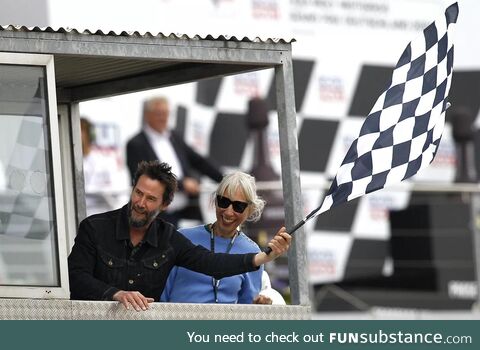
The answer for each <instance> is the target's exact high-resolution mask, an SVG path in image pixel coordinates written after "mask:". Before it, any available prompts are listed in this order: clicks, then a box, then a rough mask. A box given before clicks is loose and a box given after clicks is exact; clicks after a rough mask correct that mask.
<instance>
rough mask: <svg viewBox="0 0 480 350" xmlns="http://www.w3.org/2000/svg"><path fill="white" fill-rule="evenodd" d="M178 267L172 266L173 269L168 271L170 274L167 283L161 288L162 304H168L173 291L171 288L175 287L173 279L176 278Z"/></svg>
mask: <svg viewBox="0 0 480 350" xmlns="http://www.w3.org/2000/svg"><path fill="white" fill-rule="evenodd" d="M177 271H178V266H174V267H173V269H172V270H171V271H170V274H169V275H168V278H167V283H165V287H164V288H163V292H162V295H161V296H160V301H161V302H164V303H168V302H170V300H171V294H172V290H173V286H174V285H175V279H176V277H177Z"/></svg>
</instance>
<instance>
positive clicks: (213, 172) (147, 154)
mask: <svg viewBox="0 0 480 350" xmlns="http://www.w3.org/2000/svg"><path fill="white" fill-rule="evenodd" d="M170 142H171V143H172V146H173V149H174V150H175V153H176V154H177V157H178V160H179V162H180V166H181V167H182V171H183V176H184V177H195V176H196V173H200V174H202V175H205V176H208V177H209V178H211V179H212V180H214V181H217V182H220V181H222V178H223V174H222V173H221V172H220V171H219V170H218V167H217V166H216V165H215V164H214V163H213V162H212V161H210V160H209V159H208V158H205V157H203V156H201V155H200V154H198V153H197V152H195V150H193V148H191V147H190V146H189V145H187V144H186V143H185V141H183V139H182V138H181V137H180V136H178V135H177V134H176V133H175V132H174V131H171V133H170ZM157 159H158V157H157V155H156V154H155V151H154V150H153V148H152V146H151V145H150V142H149V141H148V138H147V135H146V134H145V132H143V131H141V132H140V133H138V134H137V135H135V136H134V137H133V138H132V139H130V141H128V143H127V166H128V171H129V172H130V176H131V178H132V179H133V177H134V175H135V172H136V171H137V166H138V163H140V162H141V161H142V160H145V161H151V160H157ZM179 180H181V179H179ZM180 182H181V181H179V188H180V190H181V189H182V188H181V183H180Z"/></svg>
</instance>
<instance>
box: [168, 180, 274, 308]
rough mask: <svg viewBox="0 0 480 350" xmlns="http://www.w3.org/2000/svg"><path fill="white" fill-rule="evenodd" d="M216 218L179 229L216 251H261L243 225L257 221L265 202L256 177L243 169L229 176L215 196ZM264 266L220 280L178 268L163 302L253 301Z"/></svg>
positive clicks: (172, 276) (260, 282)
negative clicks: (243, 230)
mask: <svg viewBox="0 0 480 350" xmlns="http://www.w3.org/2000/svg"><path fill="white" fill-rule="evenodd" d="M212 201H213V202H214V204H215V213H216V221H215V222H212V223H209V224H206V225H201V226H196V227H192V228H188V229H180V230H179V231H180V232H181V233H182V234H183V235H184V236H185V237H187V238H188V239H189V240H191V241H192V242H193V243H194V244H197V245H201V246H203V247H205V248H207V249H210V250H211V251H213V252H215V253H230V254H245V253H258V252H260V248H259V247H258V245H257V244H256V243H255V242H253V241H252V240H251V239H250V238H248V237H247V236H246V235H245V234H244V233H243V232H242V231H241V226H242V224H243V223H244V222H245V221H257V220H258V219H259V218H260V216H261V215H262V211H263V208H264V206H265V201H264V200H263V199H261V198H260V197H258V195H257V192H256V185H255V178H254V177H253V176H250V175H248V174H246V173H243V172H234V173H232V174H229V175H226V176H225V177H224V178H223V180H222V181H221V182H220V184H219V186H218V188H217V190H216V191H215V192H214V193H213V195H212ZM262 273H263V266H261V267H260V268H259V269H258V270H257V271H253V272H246V273H243V274H239V275H235V276H231V277H224V278H222V279H220V280H217V279H214V278H212V277H210V276H207V275H204V274H201V273H197V272H194V271H191V270H188V269H185V268H183V267H175V268H174V269H173V270H172V271H171V272H170V275H169V277H168V280H167V284H166V286H165V289H164V291H163V294H162V297H161V301H166V302H177V303H224V304H228V303H232V304H235V303H239V304H251V303H253V300H254V298H255V297H256V296H257V295H258V294H259V292H260V290H261V287H262Z"/></svg>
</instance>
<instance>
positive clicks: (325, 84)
mask: <svg viewBox="0 0 480 350" xmlns="http://www.w3.org/2000/svg"><path fill="white" fill-rule="evenodd" d="M318 87H319V90H320V100H321V101H324V102H334V101H335V102H339V101H343V100H344V99H345V88H344V85H343V80H342V79H341V78H340V77H338V76H320V77H319V79H318Z"/></svg>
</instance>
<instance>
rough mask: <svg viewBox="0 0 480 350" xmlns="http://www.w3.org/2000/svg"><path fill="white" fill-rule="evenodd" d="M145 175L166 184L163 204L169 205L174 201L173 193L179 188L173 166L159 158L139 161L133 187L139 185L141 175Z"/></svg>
mask: <svg viewBox="0 0 480 350" xmlns="http://www.w3.org/2000/svg"><path fill="white" fill-rule="evenodd" d="M142 175H145V176H147V177H149V178H150V179H152V180H157V181H159V182H161V183H162V184H163V185H165V192H163V198H162V200H163V204H164V205H169V204H170V203H172V200H173V195H174V194H175V191H176V190H177V177H176V176H175V174H174V173H172V167H171V166H170V165H168V164H167V163H162V162H160V161H158V160H152V161H150V162H146V161H141V162H140V163H138V167H137V171H136V172H135V176H134V179H133V187H135V186H136V185H137V182H138V179H139V178H140V176H142Z"/></svg>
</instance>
